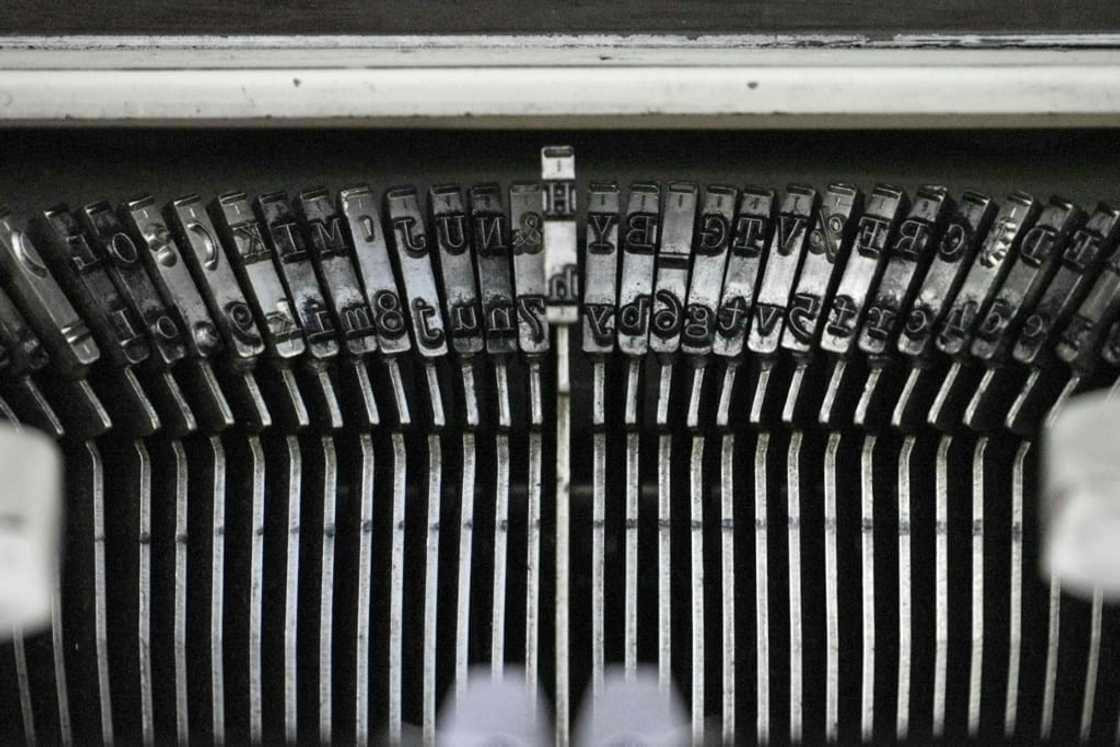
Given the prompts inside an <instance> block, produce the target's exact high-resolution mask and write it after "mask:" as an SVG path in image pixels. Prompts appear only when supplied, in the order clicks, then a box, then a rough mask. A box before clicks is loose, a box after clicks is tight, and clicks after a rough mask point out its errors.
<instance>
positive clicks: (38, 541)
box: [0, 424, 62, 639]
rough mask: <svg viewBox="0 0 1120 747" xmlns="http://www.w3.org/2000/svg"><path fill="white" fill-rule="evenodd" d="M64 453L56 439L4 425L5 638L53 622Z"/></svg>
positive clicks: (1, 575) (0, 440)
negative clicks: (19, 630) (51, 617)
mask: <svg viewBox="0 0 1120 747" xmlns="http://www.w3.org/2000/svg"><path fill="white" fill-rule="evenodd" d="M61 461H62V460H61V456H60V454H59V451H58V447H57V446H56V445H55V443H54V442H53V441H51V440H50V439H49V438H47V437H46V436H44V435H43V434H41V433H38V432H36V431H32V430H18V429H16V428H15V427H13V426H10V425H3V424H0V639H4V638H7V637H8V636H9V635H10V633H11V631H12V630H13V629H14V628H24V629H27V628H34V627H38V626H41V625H45V624H46V623H47V620H48V618H49V617H50V610H51V595H52V593H53V590H54V585H55V577H56V575H57V573H58V567H59V546H60V535H61V531H60V530H61V526H60V525H61V517H62V490H61V474H62V473H61Z"/></svg>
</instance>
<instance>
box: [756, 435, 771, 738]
mask: <svg viewBox="0 0 1120 747" xmlns="http://www.w3.org/2000/svg"><path fill="white" fill-rule="evenodd" d="M757 439H758V440H757V441H756V442H755V449H754V583H755V626H756V629H755V649H756V656H757V662H758V665H757V668H758V672H757V678H756V681H755V687H756V689H757V701H758V719H757V724H756V727H755V733H756V735H757V737H758V741H759V742H768V741H770V592H769V588H770V586H769V575H768V574H769V566H768V564H767V547H766V535H767V531H768V524H767V521H766V510H767V493H766V456H767V452H768V451H769V448H770V433H769V432H767V431H759V433H758V436H757Z"/></svg>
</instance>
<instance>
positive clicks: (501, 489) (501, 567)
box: [490, 433, 510, 679]
mask: <svg viewBox="0 0 1120 747" xmlns="http://www.w3.org/2000/svg"><path fill="white" fill-rule="evenodd" d="M495 446H496V450H497V454H496V456H495V461H496V462H497V476H496V484H495V496H494V584H493V594H494V598H493V605H492V614H491V618H490V671H491V674H492V675H493V676H494V677H495V678H497V679H501V677H502V675H503V674H504V672H505V640H506V638H505V635H506V546H507V544H508V542H509V467H510V464H509V434H508V433H499V434H497V436H495Z"/></svg>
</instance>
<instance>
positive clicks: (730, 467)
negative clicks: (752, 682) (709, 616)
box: [720, 433, 736, 744]
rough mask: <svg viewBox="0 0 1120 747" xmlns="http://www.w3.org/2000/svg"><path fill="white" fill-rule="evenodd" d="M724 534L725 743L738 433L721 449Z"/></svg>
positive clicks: (730, 700) (730, 686) (731, 677)
mask: <svg viewBox="0 0 1120 747" xmlns="http://www.w3.org/2000/svg"><path fill="white" fill-rule="evenodd" d="M720 536H721V543H720V544H721V548H720V549H721V557H720V560H721V563H720V571H721V574H722V587H721V589H722V594H721V598H722V600H723V616H722V630H723V640H722V644H723V743H724V744H731V743H733V742H734V740H735V674H736V671H735V670H736V659H735V434H734V433H725V434H724V435H723V447H722V449H721V452H720Z"/></svg>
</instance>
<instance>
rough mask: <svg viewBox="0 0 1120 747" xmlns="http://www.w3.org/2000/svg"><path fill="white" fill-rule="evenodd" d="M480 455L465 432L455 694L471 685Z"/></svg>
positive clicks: (461, 490)
mask: <svg viewBox="0 0 1120 747" xmlns="http://www.w3.org/2000/svg"><path fill="white" fill-rule="evenodd" d="M477 459H478V454H477V451H476V447H475V434H474V433H473V432H472V431H465V432H464V433H463V474H462V480H461V483H460V486H459V490H460V492H459V503H460V506H459V579H458V583H459V593H458V596H457V599H456V601H457V604H458V609H457V612H456V616H455V697H456V699H459V698H462V696H463V693H464V692H465V691H466V687H467V666H468V665H469V663H470V653H471V652H470V640H471V638H470V630H471V548H472V547H473V544H474V482H475V467H476V463H477Z"/></svg>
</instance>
